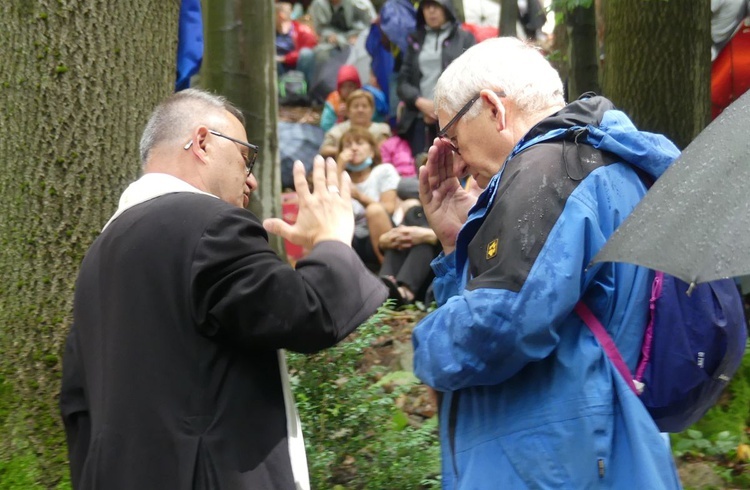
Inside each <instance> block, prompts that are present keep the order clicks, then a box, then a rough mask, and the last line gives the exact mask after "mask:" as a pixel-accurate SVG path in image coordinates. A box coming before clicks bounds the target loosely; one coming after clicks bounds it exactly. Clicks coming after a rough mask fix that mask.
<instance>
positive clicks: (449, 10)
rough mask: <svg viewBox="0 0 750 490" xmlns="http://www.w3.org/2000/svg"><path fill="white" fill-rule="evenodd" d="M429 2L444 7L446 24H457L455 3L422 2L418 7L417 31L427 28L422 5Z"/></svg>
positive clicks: (439, 1) (439, 0)
mask: <svg viewBox="0 0 750 490" xmlns="http://www.w3.org/2000/svg"><path fill="white" fill-rule="evenodd" d="M427 1H430V2H433V3H437V4H439V5H440V6H442V7H443V9H444V10H445V21H446V22H450V23H451V24H455V23H456V19H457V18H458V17H457V16H456V10H455V8H454V7H453V2H451V1H450V0H422V1H420V2H419V5H417V29H422V28H424V27H425V23H424V14H422V4H423V3H424V2H427Z"/></svg>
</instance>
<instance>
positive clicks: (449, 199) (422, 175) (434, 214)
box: [419, 138, 477, 253]
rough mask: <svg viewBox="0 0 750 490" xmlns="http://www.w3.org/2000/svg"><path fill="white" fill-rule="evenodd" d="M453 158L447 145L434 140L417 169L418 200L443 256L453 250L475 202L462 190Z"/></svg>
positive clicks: (439, 140)
mask: <svg viewBox="0 0 750 490" xmlns="http://www.w3.org/2000/svg"><path fill="white" fill-rule="evenodd" d="M454 158H455V155H454V154H453V151H452V149H451V147H450V145H449V144H448V143H446V142H445V141H442V140H441V139H439V138H436V139H435V141H434V142H433V144H432V146H431V147H430V150H429V151H428V152H427V162H426V163H425V164H424V165H423V166H422V167H421V168H420V169H419V199H420V200H421V201H422V206H423V207H424V211H425V215H426V216H427V221H428V222H429V223H430V227H432V229H433V230H434V231H435V234H436V235H437V237H438V240H440V243H441V244H442V246H443V251H444V252H445V253H450V252H452V251H453V250H454V249H455V246H456V236H458V231H459V230H460V229H461V227H462V226H463V224H464V223H465V222H466V218H467V217H468V215H469V210H470V209H471V207H472V206H473V205H474V203H476V201H477V198H476V196H474V195H472V194H470V193H468V192H466V191H465V190H464V189H463V188H462V187H461V183H460V182H459V180H458V176H456V175H455V173H454V170H453V159H454ZM459 158H460V157H459Z"/></svg>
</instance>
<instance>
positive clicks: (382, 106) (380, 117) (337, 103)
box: [320, 65, 388, 131]
mask: <svg viewBox="0 0 750 490" xmlns="http://www.w3.org/2000/svg"><path fill="white" fill-rule="evenodd" d="M372 82H373V81H372V80H371V82H370V84H367V85H361V83H360V81H359V73H358V72H357V68H356V67H355V66H354V65H342V66H341V68H339V72H338V75H337V77H336V90H334V91H333V92H331V93H330V94H328V97H326V102H325V104H324V105H323V113H322V114H321V115H320V127H321V128H323V130H324V131H328V130H329V129H331V128H332V127H333V125H334V124H337V123H341V122H344V121H346V119H347V117H346V99H347V98H348V97H349V95H350V94H351V93H352V92H354V91H355V90H357V89H358V88H361V89H362V90H366V91H367V92H370V93H371V94H372V97H373V99H374V101H375V115H373V117H372V119H373V121H375V122H383V121H385V118H386V116H387V115H388V103H387V102H386V100H385V94H384V93H383V91H382V90H380V89H379V88H378V87H376V86H374V85H373V84H372Z"/></svg>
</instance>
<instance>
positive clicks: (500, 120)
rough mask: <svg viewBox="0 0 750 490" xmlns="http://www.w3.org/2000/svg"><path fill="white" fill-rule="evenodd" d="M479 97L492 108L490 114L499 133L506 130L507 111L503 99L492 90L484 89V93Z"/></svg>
mask: <svg viewBox="0 0 750 490" xmlns="http://www.w3.org/2000/svg"><path fill="white" fill-rule="evenodd" d="M479 96H480V97H481V98H482V101H483V102H484V103H485V104H487V106H488V107H489V108H490V114H491V116H492V119H493V122H494V124H495V127H496V128H497V131H498V132H500V131H502V130H504V129H505V128H506V124H505V117H506V110H505V105H504V104H503V101H502V99H501V98H500V97H499V96H498V95H497V94H496V93H495V92H493V91H492V90H490V89H482V91H481V92H479Z"/></svg>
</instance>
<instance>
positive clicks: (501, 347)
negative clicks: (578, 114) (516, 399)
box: [413, 196, 606, 391]
mask: <svg viewBox="0 0 750 490" xmlns="http://www.w3.org/2000/svg"><path fill="white" fill-rule="evenodd" d="M527 202H528V201H524V202H523V205H526V204H527ZM514 229H515V230H516V231H515V235H514V234H513V233H506V234H504V235H503V237H502V240H503V241H504V242H503V243H505V244H512V245H513V246H515V247H523V246H524V240H527V242H526V243H529V240H533V237H529V236H523V234H524V232H523V227H515V228H514ZM506 231H507V230H506ZM605 241H606V239H605V235H604V233H603V232H602V230H601V229H600V226H599V223H598V221H597V215H596V212H595V211H594V209H593V207H592V204H591V203H586V202H583V201H581V200H579V199H577V198H576V197H574V196H571V197H570V198H569V199H568V202H567V205H566V207H565V211H564V213H563V214H562V215H560V217H559V219H558V220H557V223H555V225H554V227H553V228H552V229H551V230H550V232H549V235H548V238H547V239H546V240H545V243H544V245H543V247H542V249H541V251H540V252H539V254H538V255H537V256H536V259H535V260H534V263H533V265H532V267H531V269H530V271H529V273H528V276H526V277H525V281H524V282H523V284H522V285H521V287H520V288H517V287H515V286H514V284H513V281H509V280H508V276H507V275H506V274H505V271H502V270H492V269H491V270H489V271H487V272H486V273H484V274H480V275H478V276H476V277H475V278H474V279H472V280H471V281H469V282H468V284H467V285H466V289H465V290H463V292H461V293H460V294H456V295H451V293H452V292H453V291H452V290H451V288H453V287H456V286H455V285H456V284H457V281H456V280H455V277H451V275H450V274H448V275H443V276H442V277H441V276H440V275H438V279H436V287H435V291H436V296H437V297H438V298H439V299H440V300H444V301H445V303H444V304H443V305H442V306H441V307H440V308H438V309H437V310H436V311H434V312H433V313H432V314H431V315H429V316H428V317H427V318H425V319H424V320H423V321H422V322H421V323H420V324H419V325H418V326H417V328H416V329H415V330H414V334H413V342H414V349H415V353H414V366H415V374H416V375H417V377H419V378H420V379H421V380H422V381H424V382H425V383H426V384H427V385H429V386H432V387H434V388H436V389H438V390H441V391H454V390H458V389H461V388H466V387H470V386H482V385H494V384H498V383H501V382H503V381H505V380H506V379H508V378H510V377H511V376H513V375H514V374H516V373H517V372H518V371H520V370H521V369H522V368H523V367H524V366H525V365H527V364H528V363H531V362H534V361H537V360H540V359H544V358H546V357H547V356H548V355H549V354H550V353H551V352H552V351H553V350H554V349H555V347H556V346H557V344H558V341H559V338H560V336H559V332H558V328H560V326H561V325H562V324H563V321H564V320H565V318H567V317H568V316H569V315H570V314H571V312H572V310H573V307H574V306H575V304H576V302H577V301H578V299H579V297H580V292H581V291H582V290H583V289H584V288H585V286H584V283H586V282H587V281H588V278H589V277H592V276H593V274H595V273H596V271H597V270H598V269H597V268H596V267H594V268H592V269H591V270H589V271H588V272H584V270H585V267H586V265H587V264H588V263H589V261H590V259H591V258H592V252H593V251H596V250H598V249H599V248H600V247H601V246H602V245H603V244H604V242H605ZM472 243H474V242H472ZM451 255H455V254H451ZM444 260H445V259H444ZM436 272H437V270H436ZM438 283H442V286H440V287H438V286H437V284H438ZM441 288H442V289H441ZM441 296H442V297H441Z"/></svg>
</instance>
